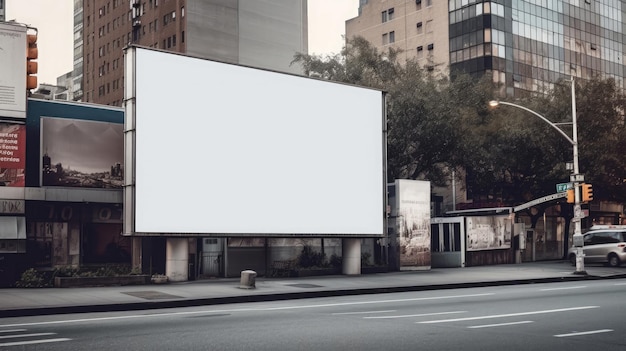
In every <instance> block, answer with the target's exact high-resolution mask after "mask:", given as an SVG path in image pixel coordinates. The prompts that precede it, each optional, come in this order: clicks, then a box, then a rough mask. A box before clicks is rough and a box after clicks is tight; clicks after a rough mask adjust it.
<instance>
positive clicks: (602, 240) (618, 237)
mask: <svg viewBox="0 0 626 351" xmlns="http://www.w3.org/2000/svg"><path fill="white" fill-rule="evenodd" d="M583 240H584V246H583V253H584V255H585V262H590V263H605V264H608V265H609V266H611V267H617V266H619V265H620V264H622V263H624V262H626V226H624V225H595V226H593V227H591V229H590V230H589V231H588V232H587V233H585V234H584V235H583ZM567 257H568V258H569V260H570V262H571V263H572V265H573V266H575V265H576V248H575V247H571V248H570V249H569V252H568V254H567Z"/></svg>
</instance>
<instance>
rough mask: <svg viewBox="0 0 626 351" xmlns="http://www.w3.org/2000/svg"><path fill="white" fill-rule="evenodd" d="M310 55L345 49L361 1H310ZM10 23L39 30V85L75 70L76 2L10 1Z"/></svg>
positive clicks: (7, 5)
mask: <svg viewBox="0 0 626 351" xmlns="http://www.w3.org/2000/svg"><path fill="white" fill-rule="evenodd" d="M308 3H309V7H308V13H309V53H310V54H317V55H328V54H335V53H339V51H340V50H341V48H342V47H343V43H344V42H343V37H342V36H343V35H344V33H345V21H346V20H347V19H350V18H353V17H356V16H357V14H358V8H359V0H308ZM5 17H6V20H7V21H10V20H13V19H14V20H16V21H17V22H20V23H25V24H27V25H29V26H31V27H35V28H37V30H38V39H37V48H38V49H39V58H38V60H37V61H38V62H39V70H38V73H37V76H38V79H37V80H38V82H39V84H42V83H48V84H56V78H57V77H58V76H61V75H63V74H65V73H67V72H69V71H71V70H72V68H73V67H72V61H73V55H74V50H73V44H74V33H73V28H74V19H73V18H74V1H73V0H6V4H5Z"/></svg>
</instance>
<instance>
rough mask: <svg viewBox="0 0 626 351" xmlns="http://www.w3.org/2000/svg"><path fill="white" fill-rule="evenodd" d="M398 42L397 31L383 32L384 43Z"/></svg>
mask: <svg viewBox="0 0 626 351" xmlns="http://www.w3.org/2000/svg"><path fill="white" fill-rule="evenodd" d="M395 42H396V32H395V31H391V32H389V33H383V45H387V44H391V43H395Z"/></svg>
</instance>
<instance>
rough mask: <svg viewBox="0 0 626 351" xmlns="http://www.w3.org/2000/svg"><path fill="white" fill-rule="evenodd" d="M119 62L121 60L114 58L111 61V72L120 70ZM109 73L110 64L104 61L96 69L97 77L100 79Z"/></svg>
mask: <svg viewBox="0 0 626 351" xmlns="http://www.w3.org/2000/svg"><path fill="white" fill-rule="evenodd" d="M120 62H121V58H116V59H114V60H113V62H112V63H113V70H116V69H118V68H121V67H122V65H121V64H120ZM110 71H111V62H106V61H104V62H103V63H102V66H100V67H98V76H99V77H102V76H104V75H105V74H107V73H109V72H110Z"/></svg>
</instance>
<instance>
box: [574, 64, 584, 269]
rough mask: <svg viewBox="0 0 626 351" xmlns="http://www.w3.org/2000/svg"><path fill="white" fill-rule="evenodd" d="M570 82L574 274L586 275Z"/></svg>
mask: <svg viewBox="0 0 626 351" xmlns="http://www.w3.org/2000/svg"><path fill="white" fill-rule="evenodd" d="M571 84H572V152H573V157H574V160H573V161H574V174H572V175H571V180H572V181H573V183H574V199H575V202H574V237H573V242H574V247H575V248H576V270H575V271H574V274H581V275H586V274H587V272H586V271H585V256H584V254H583V245H584V240H583V234H582V228H581V220H582V209H581V207H580V200H581V194H580V187H579V184H580V182H583V181H584V177H583V175H582V174H580V173H579V172H580V170H579V168H578V123H577V118H576V82H575V81H574V76H572V78H571Z"/></svg>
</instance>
